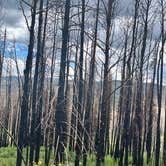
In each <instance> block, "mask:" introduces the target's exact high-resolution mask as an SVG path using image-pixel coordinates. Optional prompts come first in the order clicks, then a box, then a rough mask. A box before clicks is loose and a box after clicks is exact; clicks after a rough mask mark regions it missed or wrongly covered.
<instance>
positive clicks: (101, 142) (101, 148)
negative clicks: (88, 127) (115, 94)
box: [96, 0, 114, 166]
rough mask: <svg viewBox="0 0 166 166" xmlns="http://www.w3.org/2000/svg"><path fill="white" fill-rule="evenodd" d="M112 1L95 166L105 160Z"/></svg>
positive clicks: (110, 13) (107, 25)
mask: <svg viewBox="0 0 166 166" xmlns="http://www.w3.org/2000/svg"><path fill="white" fill-rule="evenodd" d="M113 6H114V0H109V1H108V8H107V10H106V41H105V52H104V55H105V61H104V78H103V85H102V101H101V109H100V116H101V117H100V121H99V123H100V125H99V126H100V128H99V139H98V143H97V156H96V166H101V164H102V163H103V162H104V158H105V135H106V127H107V126H106V123H107V106H106V104H107V90H108V76H109V74H108V73H109V58H110V56H109V52H110V37H111V20H112V14H113Z"/></svg>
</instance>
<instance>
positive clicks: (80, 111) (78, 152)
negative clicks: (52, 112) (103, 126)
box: [75, 0, 85, 166]
mask: <svg viewBox="0 0 166 166" xmlns="http://www.w3.org/2000/svg"><path fill="white" fill-rule="evenodd" d="M84 31H85V0H82V15H81V32H80V37H81V41H80V57H79V78H78V79H79V80H78V81H79V83H78V84H79V85H78V86H79V87H78V88H79V92H78V117H77V118H78V119H77V124H78V126H77V140H76V147H75V151H76V157H75V166H79V161H80V156H81V151H82V148H81V147H82V130H83V128H82V127H83V126H82V120H83V109H82V104H83V82H84V80H83V62H84Z"/></svg>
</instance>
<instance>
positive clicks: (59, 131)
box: [54, 0, 70, 165]
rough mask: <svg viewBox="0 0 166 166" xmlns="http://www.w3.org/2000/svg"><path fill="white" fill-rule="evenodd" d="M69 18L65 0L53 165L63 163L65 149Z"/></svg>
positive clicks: (68, 5) (67, 1)
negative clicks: (55, 150)
mask: <svg viewBox="0 0 166 166" xmlns="http://www.w3.org/2000/svg"><path fill="white" fill-rule="evenodd" d="M69 17H70V0H66V4H65V16H64V25H63V30H62V50H61V62H60V73H59V83H58V84H59V85H58V86H59V87H58V98H57V105H56V112H55V119H56V120H55V122H56V138H55V141H56V145H55V146H56V147H55V148H56V149H57V152H56V154H55V161H54V163H55V164H56V165H58V164H59V163H60V162H63V159H64V150H65V147H66V138H67V137H66V130H67V125H66V123H67V114H66V112H65V111H64V104H65V72H66V58H67V53H68V39H69Z"/></svg>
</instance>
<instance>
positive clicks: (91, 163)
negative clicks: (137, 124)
mask: <svg viewBox="0 0 166 166" xmlns="http://www.w3.org/2000/svg"><path fill="white" fill-rule="evenodd" d="M16 151H17V149H16V148H15V147H8V148H0V166H15V163H16ZM66 154H67V161H68V164H69V166H74V164H73V163H74V156H75V155H74V153H68V152H66ZM23 156H24V157H25V150H24V153H23ZM144 158H145V161H144V166H147V164H146V154H145V156H144ZM40 161H41V165H40V166H44V148H43V147H41V153H40ZM95 161H96V159H95V156H94V155H91V156H88V163H87V166H96V162H95ZM130 165H132V158H131V157H129V166H130ZM153 165H154V161H152V163H151V164H150V165H149V166H153ZM160 165H161V166H162V162H161V164H160ZM50 166H53V156H51V160H50ZM61 166H67V164H65V165H61ZM80 166H82V163H81V162H80ZM103 166H118V162H117V161H114V160H113V159H112V158H111V157H110V156H106V159H105V164H104V165H103Z"/></svg>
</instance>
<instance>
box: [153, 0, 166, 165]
mask: <svg viewBox="0 0 166 166" xmlns="http://www.w3.org/2000/svg"><path fill="white" fill-rule="evenodd" d="M159 2H160V5H161V49H160V51H159V60H158V66H157V102H158V115H157V132H156V149H155V165H156V166H159V165H160V147H161V140H160V139H161V132H160V121H161V108H162V95H163V72H164V46H165V41H166V32H165V25H164V24H165V23H164V22H165V21H164V20H165V11H164V1H163V0H161V1H159ZM165 147H166V145H165V143H164V148H163V152H164V150H165ZM163 154H164V153H163ZM163 157H164V158H163V159H165V155H164V156H163Z"/></svg>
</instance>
